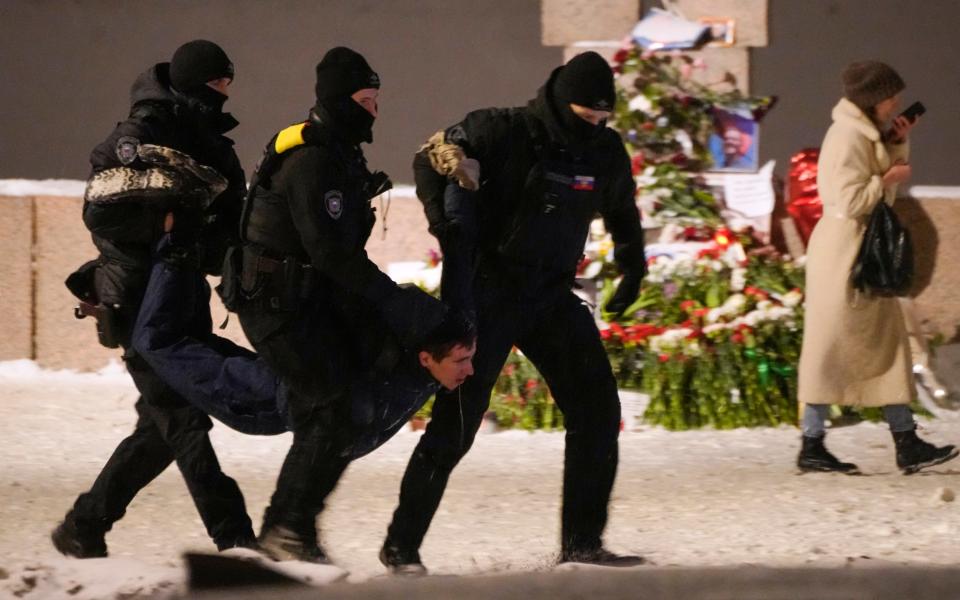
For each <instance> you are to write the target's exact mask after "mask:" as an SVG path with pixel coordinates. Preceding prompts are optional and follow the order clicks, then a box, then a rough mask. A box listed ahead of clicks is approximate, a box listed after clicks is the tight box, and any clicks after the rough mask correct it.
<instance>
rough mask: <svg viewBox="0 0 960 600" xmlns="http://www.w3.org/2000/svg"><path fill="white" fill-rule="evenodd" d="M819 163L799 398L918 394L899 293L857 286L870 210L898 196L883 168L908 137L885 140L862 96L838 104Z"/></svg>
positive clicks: (894, 400)
mask: <svg viewBox="0 0 960 600" xmlns="http://www.w3.org/2000/svg"><path fill="white" fill-rule="evenodd" d="M832 116H833V125H831V126H830V129H829V130H828V131H827V135H826V137H825V138H824V140H823V146H822V147H821V149H820V161H819V163H818V165H817V169H818V174H817V186H818V188H819V192H820V197H821V198H822V199H823V217H822V218H821V219H820V221H819V222H818V223H817V226H816V227H815V228H814V230H813V234H812V235H811V236H810V243H809V245H808V247H807V288H806V296H807V298H806V311H805V317H804V333H803V348H802V351H801V354H800V368H799V389H798V392H799V400H800V402H803V403H805V404H845V405H851V406H883V405H887V404H906V403H909V402H910V400H911V398H912V397H913V378H912V371H911V358H910V346H909V342H908V339H907V332H906V328H905V326H904V320H903V313H902V312H901V309H900V304H899V303H898V301H897V299H896V298H880V297H870V296H867V295H865V294H862V293H860V292H857V291H856V290H854V289H853V287H852V286H851V284H850V279H849V278H850V268H851V267H852V266H853V263H854V260H855V259H856V256H857V252H858V250H859V249H860V242H861V241H862V239H863V233H864V230H865V228H866V222H867V219H868V217H869V215H870V212H871V211H872V210H873V208H874V207H875V206H876V205H877V202H881V201H885V202H887V203H888V204H891V205H892V204H893V202H894V199H895V197H896V190H895V189H893V188H890V189H886V190H884V188H883V182H882V175H883V173H884V172H886V170H887V169H888V168H889V167H890V165H892V164H893V163H894V162H895V161H897V160H898V159H903V160H906V158H907V152H908V147H907V144H906V143H904V144H900V145H894V144H884V143H883V142H882V141H881V139H880V133H879V131H877V128H876V126H874V124H873V123H872V122H871V121H870V119H869V118H867V116H866V115H864V114H863V112H862V111H861V110H860V109H859V108H857V106H856V105H855V104H853V103H852V102H850V101H848V100H847V99H845V98H844V99H842V100H840V102H839V103H838V104H837V105H836V106H835V107H834V109H833V115H832Z"/></svg>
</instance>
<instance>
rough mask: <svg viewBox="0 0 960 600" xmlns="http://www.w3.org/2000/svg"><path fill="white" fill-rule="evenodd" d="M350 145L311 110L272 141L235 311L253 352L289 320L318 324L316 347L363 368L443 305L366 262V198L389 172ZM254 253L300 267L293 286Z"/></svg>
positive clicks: (248, 219) (409, 340)
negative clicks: (288, 299)
mask: <svg viewBox="0 0 960 600" xmlns="http://www.w3.org/2000/svg"><path fill="white" fill-rule="evenodd" d="M315 111H316V109H315ZM288 134H292V136H293V137H297V138H298V141H297V142H296V144H294V145H293V146H292V147H287V146H286V145H284V142H283V140H284V139H287V137H288ZM346 139H347V138H346V136H343V135H341V134H340V132H339V131H338V130H337V127H336V124H335V123H331V122H330V121H329V119H328V118H325V117H324V115H323V114H318V113H317V112H313V113H311V120H310V121H309V122H307V123H305V124H298V125H294V126H291V127H290V128H287V129H285V130H284V131H283V132H281V133H280V134H278V135H277V136H275V137H274V139H273V140H271V142H270V144H268V146H267V153H266V154H265V157H264V160H263V161H262V163H261V167H260V168H259V170H258V172H257V175H255V177H254V181H255V182H256V183H255V186H254V189H253V190H251V196H250V199H249V201H248V202H249V203H250V204H249V206H248V207H247V208H246V211H245V221H244V222H245V226H244V242H245V244H244V264H243V277H242V279H243V281H244V292H245V293H246V294H247V296H248V298H249V300H248V302H247V303H246V306H245V307H244V308H241V309H240V311H239V313H240V317H241V322H242V323H243V326H244V331H245V332H246V333H247V336H248V337H249V338H250V341H251V342H252V343H253V344H254V345H255V346H256V345H257V344H258V343H259V342H260V341H261V340H263V339H265V338H266V337H268V336H270V335H271V334H273V332H275V331H277V330H279V329H280V328H281V327H283V326H284V325H287V324H288V323H290V322H292V321H298V322H300V323H301V326H302V327H308V326H309V325H308V323H314V324H316V323H320V322H323V323H325V325H323V326H322V327H321V326H318V328H319V329H322V330H323V331H319V330H318V332H317V333H318V335H317V340H316V343H317V344H328V345H329V347H330V348H331V349H332V350H333V351H340V352H348V353H351V354H352V355H353V356H355V357H356V359H357V367H359V369H360V370H364V369H366V368H369V367H371V366H372V365H373V363H374V362H376V361H377V357H379V356H380V355H381V354H382V352H383V346H384V343H385V336H386V337H390V336H389V335H387V334H388V333H390V332H392V333H393V335H394V336H395V339H397V341H399V343H400V345H401V346H403V347H405V348H406V349H407V350H413V349H415V348H416V345H417V342H418V341H419V340H420V339H422V338H423V336H424V335H425V334H426V333H428V332H430V331H431V330H432V329H433V328H434V327H435V326H436V325H437V324H438V323H439V322H440V320H442V318H443V314H444V309H443V307H442V305H441V304H440V303H439V301H436V300H434V299H433V298H430V297H429V296H426V294H423V293H422V292H419V290H402V289H401V288H399V286H397V284H396V283H394V282H393V280H391V279H390V278H389V277H388V276H387V275H386V274H384V273H383V272H382V271H380V269H379V268H378V267H377V266H376V265H375V264H374V263H373V261H371V260H370V258H369V257H368V256H367V252H366V250H365V249H364V246H365V245H366V242H367V239H368V238H369V237H370V232H371V230H372V228H373V225H374V222H375V215H374V209H373V207H372V206H371V199H372V198H373V197H374V196H375V195H376V194H377V193H378V192H379V191H380V190H381V189H382V187H381V185H380V184H381V183H383V181H384V178H385V176H383V175H382V174H380V175H379V176H377V175H375V174H372V173H371V172H370V171H369V170H368V169H367V165H366V160H365V158H364V156H363V153H362V151H361V150H360V148H359V147H358V146H357V145H355V144H353V143H351V142H348V141H346ZM278 140H280V141H279V142H278ZM251 256H253V257H257V256H262V257H265V258H267V259H269V260H270V261H273V264H274V265H276V264H277V263H278V262H280V261H283V260H285V259H286V260H287V261H288V262H289V261H290V260H293V261H295V262H296V263H299V264H301V265H305V267H304V268H302V269H298V270H297V271H298V272H297V273H296V274H295V276H294V277H295V278H296V279H298V280H299V281H294V282H291V281H289V280H286V281H285V280H284V276H283V274H282V269H279V268H278V267H276V266H274V267H272V268H270V269H264V268H263V265H264V264H265V261H264V260H262V259H258V258H253V259H251V258H250V257H251ZM308 281H309V283H306V282H308ZM290 285H293V286H294V287H295V289H296V291H295V293H294V295H295V296H297V297H298V298H299V300H298V301H297V302H296V303H294V305H293V306H289V305H287V306H284V303H283V302H282V301H281V300H280V298H282V297H284V294H285V287H286V286H290ZM316 313H322V314H321V315H320V316H319V317H318V316H317V314H316ZM287 329H289V327H288V328H286V329H285V330H287ZM390 366H391V365H387V368H389V367H390Z"/></svg>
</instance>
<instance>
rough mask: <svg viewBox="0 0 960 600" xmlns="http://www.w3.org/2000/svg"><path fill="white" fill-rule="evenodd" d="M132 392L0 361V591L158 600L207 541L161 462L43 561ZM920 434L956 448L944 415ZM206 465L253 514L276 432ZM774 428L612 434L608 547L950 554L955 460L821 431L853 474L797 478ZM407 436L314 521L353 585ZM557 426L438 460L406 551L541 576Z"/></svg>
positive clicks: (555, 493)
mask: <svg viewBox="0 0 960 600" xmlns="http://www.w3.org/2000/svg"><path fill="white" fill-rule="evenodd" d="M135 397H136V392H135V390H134V389H133V387H132V384H130V383H129V380H128V379H127V377H126V375H125V374H124V373H123V372H122V370H121V369H120V368H119V367H116V368H113V369H108V370H106V371H104V372H102V373H99V374H82V375H81V374H74V373H63V372H60V373H54V372H48V371H41V370H39V369H37V368H36V367H35V366H34V365H33V363H30V362H29V361H15V362H8V363H0V597H8V596H13V595H15V594H16V595H18V596H19V597H22V598H47V597H70V598H110V597H119V596H122V597H126V598H129V597H136V596H137V595H140V594H143V595H146V594H154V595H158V596H161V597H162V596H164V595H175V594H177V593H178V592H182V590H183V585H184V584H183V580H184V571H183V568H182V561H181V559H180V555H181V554H182V553H183V552H184V551H187V550H202V551H212V550H214V548H213V545H212V544H211V543H210V541H209V540H208V539H207V537H206V534H205V532H204V530H203V526H202V525H201V523H200V520H199V518H198V516H197V513H196V510H195V509H194V508H193V505H192V503H191V501H190V497H189V496H188V494H187V492H186V489H185V487H184V484H183V482H182V480H181V479H180V477H179V474H178V473H177V471H176V470H175V469H168V471H167V472H166V473H164V474H163V475H162V476H161V477H160V478H159V479H158V480H157V481H155V482H154V483H153V484H152V485H150V486H149V487H147V488H146V489H145V490H144V491H143V492H142V493H141V494H140V495H139V496H138V497H137V498H136V499H135V500H134V502H133V504H132V505H131V506H130V509H129V511H128V513H127V516H126V517H125V518H124V519H123V520H121V521H120V522H119V523H118V524H117V525H116V526H115V527H114V530H113V531H112V532H111V533H110V534H109V535H108V537H107V543H108V545H109V548H110V556H111V557H110V558H108V559H101V560H93V561H77V560H68V559H64V558H62V557H60V556H59V555H58V554H57V553H56V551H55V550H54V549H53V547H52V546H51V545H50V542H49V539H48V535H49V532H50V530H51V529H52V528H53V527H54V526H55V525H56V523H57V522H58V520H59V519H61V518H62V516H63V513H64V512H65V511H66V510H67V509H68V508H69V507H70V505H71V503H72V502H73V500H74V498H75V497H76V495H77V494H78V493H80V492H82V491H84V490H85V489H86V488H87V487H88V486H89V485H90V484H91V483H92V481H93V479H94V477H95V476H96V474H97V472H98V470H99V469H100V467H101V465H102V464H103V462H104V461H105V460H106V459H107V457H108V455H109V454H110V452H111V451H112V450H113V448H114V447H115V445H116V444H117V442H119V441H120V440H121V439H122V438H123V437H124V436H125V435H127V433H129V431H130V430H131V428H132V426H133V422H134V411H133V409H132V405H133V401H134V399H135ZM923 425H924V427H925V429H924V431H923V432H922V435H923V436H924V437H926V438H927V439H930V440H932V441H936V442H938V443H948V442H960V419H958V418H956V417H952V416H951V417H949V418H944V419H937V420H934V421H928V422H925V423H924V424H923ZM212 435H213V439H214V444H215V445H216V447H217V449H218V452H219V456H220V460H221V462H222V463H223V466H224V469H225V471H226V472H227V473H229V474H230V475H231V476H233V477H234V478H236V479H237V481H238V482H239V484H240V486H241V488H242V489H243V491H244V493H245V495H246V499H247V504H248V508H249V511H250V514H251V515H252V517H253V519H254V522H255V523H257V522H258V521H259V518H260V516H261V515H262V513H263V509H264V507H265V505H266V503H267V501H268V499H269V495H270V493H271V491H272V489H273V485H274V481H275V477H276V474H277V472H278V469H279V466H280V463H281V461H282V460H283V457H284V454H285V452H286V449H287V447H288V445H289V443H290V437H289V435H284V436H278V437H272V438H255V437H249V436H243V435H241V434H238V433H235V432H233V431H231V430H229V429H227V428H226V427H224V426H222V425H218V426H217V427H215V428H214V431H213V434H212ZM798 435H799V434H798V432H797V431H796V430H794V429H791V428H780V429H755V430H737V431H728V432H718V431H692V432H682V433H674V432H667V431H663V430H659V429H650V428H646V429H641V430H640V431H638V432H633V433H628V434H624V435H623V436H622V437H621V446H620V448H621V462H620V471H619V476H618V480H617V484H616V488H615V489H614V496H613V500H612V503H611V515H610V523H609V526H608V530H607V536H606V538H607V542H608V545H609V546H610V547H611V548H612V549H614V550H619V551H628V552H637V553H640V554H643V555H644V556H646V557H647V558H648V559H649V560H650V561H652V562H653V563H654V564H656V565H659V566H669V565H681V566H714V565H743V564H752V565H772V566H803V565H818V566H834V565H842V564H847V563H849V562H853V563H857V564H861V563H878V562H883V563H889V562H892V563H910V564H930V565H938V564H939V565H950V564H956V563H957V562H958V561H960V549H958V548H960V547H958V544H957V537H958V534H960V518H958V516H960V513H958V511H960V508H958V502H956V501H953V494H952V492H953V491H960V479H958V476H960V461H958V462H956V463H948V464H946V465H942V466H941V467H938V468H936V469H934V470H932V471H930V472H926V473H921V474H918V475H914V476H910V477H905V476H902V475H900V474H899V472H898V471H897V469H896V467H895V464H894V459H893V447H892V441H891V439H890V436H889V434H888V433H887V432H886V431H885V428H884V427H883V426H881V425H873V424H860V425H856V426H853V427H846V428H841V429H837V430H834V431H832V432H831V434H830V436H829V437H828V445H829V446H830V448H831V449H833V450H834V451H835V453H836V454H838V455H839V456H840V457H841V458H845V459H849V460H853V461H855V462H857V463H858V464H859V465H860V466H861V468H862V469H863V471H864V472H865V473H866V475H865V476H861V477H844V476H839V475H819V474H817V475H803V476H800V475H797V474H796V472H795V470H794V468H793V461H794V458H795V454H796V451H797V442H798V439H797V438H798ZM417 437H418V434H416V433H413V432H410V431H404V432H403V433H401V434H399V435H398V436H397V437H396V438H394V439H393V440H392V441H391V442H390V443H388V444H387V445H386V446H385V447H383V448H381V449H380V450H378V451H377V452H375V453H374V454H372V455H370V456H368V457H365V458H364V459H362V460H360V461H358V462H356V463H355V464H354V465H352V466H351V467H350V469H348V471H347V474H346V476H345V477H344V479H343V481H342V483H341V485H340V487H339V488H338V489H337V491H336V492H335V494H334V495H333V497H332V499H331V502H330V504H329V509H328V510H327V511H326V513H325V514H324V515H323V518H322V521H321V525H322V528H323V539H324V543H325V545H326V547H327V549H328V551H329V552H330V554H331V556H332V557H333V559H334V560H335V561H336V563H337V564H339V565H341V566H343V567H344V568H346V569H348V570H349V571H350V572H351V576H350V577H351V580H353V581H360V580H364V579H368V578H370V577H373V576H376V575H379V574H381V573H382V572H383V570H382V568H381V566H380V565H379V563H378V562H377V552H378V550H379V547H380V543H381V542H382V539H383V535H384V531H385V529H386V525H387V523H388V521H389V519H390V515H391V513H392V511H393V508H394V506H395V502H396V495H397V491H398V488H399V480H400V477H401V476H402V472H403V468H404V466H405V464H406V461H407V458H408V457H409V454H410V451H411V450H412V449H413V447H414V445H415V444H416V441H417ZM562 452H563V435H562V434H553V433H536V434H529V433H525V432H504V433H491V434H487V435H481V436H479V437H478V439H477V442H476V444H475V446H474V449H473V450H472V451H471V452H470V454H469V455H468V456H467V458H466V459H464V461H463V463H462V464H461V466H460V467H459V468H458V469H457V470H456V471H455V472H454V475H453V477H452V479H451V483H450V487H449V489H448V493H447V496H446V498H445V499H444V502H443V504H441V507H440V511H439V513H438V515H437V518H436V519H435V520H434V523H433V527H432V529H431V531H430V533H429V534H428V536H427V539H426V542H425V544H424V546H423V548H422V556H423V559H424V562H425V563H426V564H427V566H428V567H430V568H431V570H432V572H434V573H441V574H442V573H453V574H469V573H478V572H483V573H491V572H504V571H510V572H516V571H529V570H543V569H547V568H549V567H550V566H551V565H552V561H553V560H554V556H555V553H556V551H557V550H558V542H557V537H558V531H559V506H560V482H561V462H562Z"/></svg>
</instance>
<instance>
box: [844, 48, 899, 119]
mask: <svg viewBox="0 0 960 600" xmlns="http://www.w3.org/2000/svg"><path fill="white" fill-rule="evenodd" d="M905 87H907V86H906V84H905V83H904V82H903V79H901V78H900V75H899V74H898V73H897V72H896V71H894V70H893V67H891V66H890V65H888V64H886V63H882V62H879V61H875V60H864V61H859V62H855V63H850V64H849V65H847V68H846V69H844V70H843V95H844V97H846V99H847V100H849V101H850V102H853V103H854V104H856V105H857V106H858V107H859V108H860V109H861V110H864V111H866V110H868V109H870V108H873V107H874V106H876V105H877V104H880V103H881V102H883V101H884V100H886V99H887V98H892V97H893V96H896V95H897V94H898V93H900V92H901V91H903V89H904V88H905Z"/></svg>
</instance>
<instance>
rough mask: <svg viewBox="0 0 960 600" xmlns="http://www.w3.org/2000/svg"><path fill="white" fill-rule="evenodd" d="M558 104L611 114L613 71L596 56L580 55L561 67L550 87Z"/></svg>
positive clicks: (614, 99)
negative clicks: (567, 104) (578, 106)
mask: <svg viewBox="0 0 960 600" xmlns="http://www.w3.org/2000/svg"><path fill="white" fill-rule="evenodd" d="M553 94H554V97H556V98H557V99H558V100H562V101H564V102H570V103H572V104H579V105H580V106H586V107H587V108H592V109H594V110H606V111H612V110H613V104H614V102H615V101H616V99H617V93H616V90H615V89H614V87H613V71H612V70H611V69H610V65H609V64H607V61H606V60H604V58H603V57H602V56H600V55H599V54H597V53H596V52H584V53H583V54H578V55H576V56H574V57H573V58H571V59H570V61H569V62H568V63H567V64H566V65H564V66H563V67H562V68H561V69H560V72H559V73H557V78H556V80H554V83H553Z"/></svg>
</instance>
